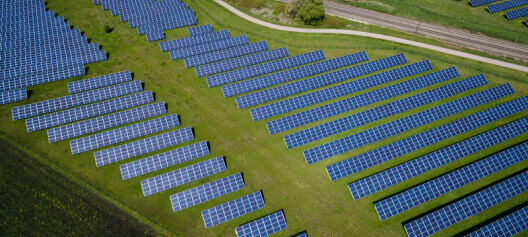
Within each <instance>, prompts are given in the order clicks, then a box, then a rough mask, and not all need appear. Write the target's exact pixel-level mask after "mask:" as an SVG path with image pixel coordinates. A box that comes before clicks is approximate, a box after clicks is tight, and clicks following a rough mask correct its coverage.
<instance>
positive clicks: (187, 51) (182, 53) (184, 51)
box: [169, 35, 249, 60]
mask: <svg viewBox="0 0 528 237" xmlns="http://www.w3.org/2000/svg"><path fill="white" fill-rule="evenodd" d="M245 44H249V40H248V38H247V36H245V35H242V36H237V37H233V38H229V39H225V40H219V41H213V42H210V43H205V44H199V45H192V46H189V47H185V48H181V49H175V50H170V51H169V54H170V58H171V59H172V60H175V59H180V58H186V57H190V56H194V55H199V54H204V53H210V52H214V51H218V50H222V49H227V48H232V47H236V46H241V45H245Z"/></svg>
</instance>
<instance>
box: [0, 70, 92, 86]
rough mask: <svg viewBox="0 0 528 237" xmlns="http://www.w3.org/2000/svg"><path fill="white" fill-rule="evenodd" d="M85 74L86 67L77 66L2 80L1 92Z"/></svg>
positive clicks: (0, 83)
mask: <svg viewBox="0 0 528 237" xmlns="http://www.w3.org/2000/svg"><path fill="white" fill-rule="evenodd" d="M85 74H86V70H85V69H84V65H75V66H72V67H65V68H59V69H54V70H50V71H45V72H40V73H36V74H32V75H27V76H22V77H16V78H11V79H9V80H0V92H1V91H8V90H13V89H17V88H23V87H28V86H35V85H40V84H45V83H49V82H54V81H60V80H64V79H68V78H72V77H78V76H84V75H85Z"/></svg>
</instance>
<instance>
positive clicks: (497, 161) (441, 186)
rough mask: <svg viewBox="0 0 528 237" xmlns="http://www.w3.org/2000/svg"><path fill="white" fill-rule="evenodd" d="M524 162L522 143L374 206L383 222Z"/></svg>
mask: <svg viewBox="0 0 528 237" xmlns="http://www.w3.org/2000/svg"><path fill="white" fill-rule="evenodd" d="M525 125H526V122H525ZM526 159H528V143H526V142H525V143H523V144H521V145H518V146H515V147H513V148H510V149H507V150H505V151H503V152H500V153H498V154H496V155H493V156H491V157H488V158H486V159H482V160H480V161H477V162H475V163H472V164H470V165H467V166H464V167H462V168H460V169H457V170H455V171H453V172H450V173H447V174H445V175H442V176H440V177H438V178H435V179H433V180H430V181H428V182H426V183H423V184H420V185H418V186H416V187H413V188H411V189H409V190H406V191H404V192H402V193H399V194H397V195H394V196H391V197H389V198H386V199H383V200H381V201H380V202H377V203H375V205H374V206H375V208H376V211H377V212H378V214H379V216H380V219H382V220H384V219H387V218H389V217H391V216H394V215H397V214H399V213H402V212H404V211H406V210H409V209H411V208H413V207H415V206H418V205H420V204H422V203H425V202H427V201H429V200H432V199H434V198H437V197H439V196H441V195H444V194H446V193H448V192H451V191H453V190H455V189H457V188H460V187H462V186H464V185H466V184H469V183H471V182H474V181H476V180H478V179H481V178H484V177H486V176H488V175H490V174H493V173H495V172H498V171H500V170H502V169H505V168H507V167H510V166H512V165H515V164H517V163H519V162H521V161H524V160H526ZM416 197H420V198H416Z"/></svg>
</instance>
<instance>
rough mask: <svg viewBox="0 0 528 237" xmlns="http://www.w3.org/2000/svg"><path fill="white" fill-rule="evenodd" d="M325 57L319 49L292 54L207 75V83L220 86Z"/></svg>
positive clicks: (210, 85) (211, 85)
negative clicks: (283, 57) (250, 65)
mask: <svg viewBox="0 0 528 237" xmlns="http://www.w3.org/2000/svg"><path fill="white" fill-rule="evenodd" d="M323 59H325V55H324V53H323V51H322V50H317V51H314V52H310V53H305V54H301V55H296V56H292V57H289V58H285V59H279V60H276V61H272V62H268V63H263V64H260V65H255V66H252V67H247V68H242V69H238V70H235V71H231V72H225V73H222V74H218V75H214V76H210V77H207V78H206V80H207V85H209V87H215V86H220V85H224V84H228V83H231V82H236V81H241V80H244V79H248V78H251V77H256V76H261V75H264V74H268V73H272V72H277V71H280V70H284V69H288V68H292V67H296V66H301V65H303V64H308V63H313V62H316V61H319V60H323Z"/></svg>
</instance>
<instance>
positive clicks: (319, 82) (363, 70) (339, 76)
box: [236, 54, 407, 109]
mask: <svg viewBox="0 0 528 237" xmlns="http://www.w3.org/2000/svg"><path fill="white" fill-rule="evenodd" d="M358 61H361V60H358ZM406 62H407V59H405V56H404V55H403V54H398V55H394V56H390V57H387V58H383V59H379V60H376V61H371V62H367V63H364V64H360V65H358V66H354V67H350V68H347V69H344V70H340V71H337V72H332V73H328V74H323V75H320V76H316V77H312V78H308V79H304V80H300V81H296V82H292V83H290V84H286V85H282V86H279V87H274V88H270V89H267V90H264V91H259V92H255V93H252V94H249V95H244V96H240V97H237V98H236V102H237V105H238V108H239V109H242V108H247V107H249V106H253V105H257V104H261V103H264V102H268V101H271V100H275V99H279V98H283V97H286V96H289V95H294V94H298V93H301V92H304V91H309V90H312V89H316V88H319V87H323V86H326V85H330V84H333V83H337V82H341V81H344V80H348V79H350V78H354V77H358V76H361V75H365V74H368V73H372V72H375V71H379V70H382V69H386V68H389V67H394V66H397V65H400V64H403V63H406Z"/></svg>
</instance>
